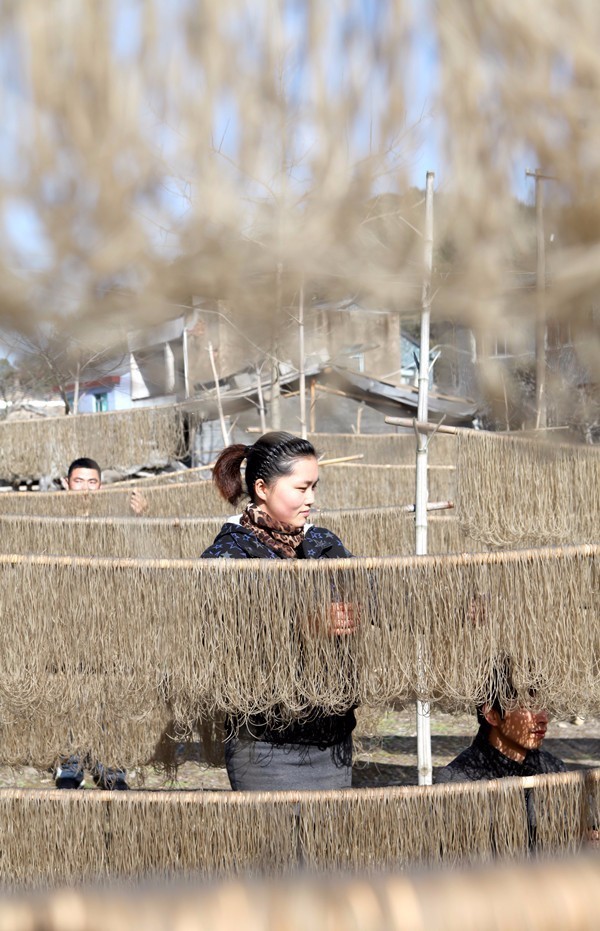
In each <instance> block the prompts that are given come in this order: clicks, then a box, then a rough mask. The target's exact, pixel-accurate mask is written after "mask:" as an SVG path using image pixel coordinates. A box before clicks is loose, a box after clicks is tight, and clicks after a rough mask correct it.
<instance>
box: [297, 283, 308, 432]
mask: <svg viewBox="0 0 600 931" xmlns="http://www.w3.org/2000/svg"><path fill="white" fill-rule="evenodd" d="M298 350H299V355H300V385H299V387H300V436H301V437H302V439H303V440H305V439H306V370H305V358H304V356H305V353H304V286H303V285H302V286H301V287H300V298H299V301H298Z"/></svg>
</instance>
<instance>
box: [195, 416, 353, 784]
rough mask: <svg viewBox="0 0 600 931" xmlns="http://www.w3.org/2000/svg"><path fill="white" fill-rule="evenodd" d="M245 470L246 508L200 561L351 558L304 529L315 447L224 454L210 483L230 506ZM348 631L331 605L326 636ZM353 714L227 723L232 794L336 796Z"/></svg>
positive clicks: (346, 771) (294, 440)
mask: <svg viewBox="0 0 600 931" xmlns="http://www.w3.org/2000/svg"><path fill="white" fill-rule="evenodd" d="M244 462H245V475H244V478H245V485H246V493H247V495H248V497H249V498H250V502H249V504H247V506H246V507H245V509H244V510H243V511H242V513H241V514H239V515H237V516H235V517H230V518H229V519H228V521H227V522H226V523H225V524H224V525H223V527H222V528H221V531H220V532H219V533H218V535H217V537H216V539H215V541H214V543H213V544H212V545H211V546H210V547H209V548H208V549H207V550H206V551H205V552H204V553H203V554H202V555H203V557H205V558H227V559H343V558H347V557H349V556H350V555H351V554H350V553H349V552H348V550H347V549H346V548H345V547H344V545H343V544H342V542H341V541H340V540H339V539H338V537H336V536H335V534H333V533H331V531H329V530H325V529H323V528H321V527H314V526H313V525H311V524H308V523H307V520H308V516H309V513H310V509H311V507H312V505H313V504H314V500H315V488H316V486H317V482H318V479H319V467H318V463H317V455H316V452H315V449H314V447H313V446H312V444H311V443H309V442H308V440H304V439H301V438H300V437H297V436H293V435H292V434H291V433H283V432H277V433H266V434H265V435H264V436H261V438H260V439H259V440H257V441H256V443H254V445H252V446H243V445H240V444H237V445H233V446H228V447H226V448H225V449H224V450H223V452H222V453H221V454H220V456H219V457H218V459H217V462H216V464H215V467H214V470H213V480H214V482H215V485H216V486H217V489H218V491H219V493H220V494H221V495H222V496H223V498H225V499H226V500H227V501H229V503H230V504H233V505H235V504H236V503H237V501H238V500H239V499H240V498H241V497H242V495H243V494H244V483H243V481H242V471H241V470H242V466H243V464H244ZM354 626H355V621H354V612H353V606H352V605H351V604H346V603H342V602H337V603H335V604H334V605H332V615H331V630H330V632H331V635H332V636H338V637H341V636H347V635H349V634H352V632H353V630H354ZM355 724H356V719H355V717H354V710H353V709H352V708H349V709H348V710H347V711H346V712H345V713H343V714H326V713H325V712H323V711H321V710H320V709H317V708H315V709H312V711H311V712H310V714H307V715H306V716H305V717H303V718H301V719H298V720H294V721H291V722H290V721H287V720H286V721H283V720H282V721H277V720H273V718H272V717H270V718H269V720H268V721H267V720H266V719H264V718H262V717H260V716H258V715H254V716H252V717H251V718H250V719H245V720H244V721H242V720H237V719H235V718H232V719H230V720H229V721H228V724H227V730H228V739H227V743H226V745H225V759H226V764H227V773H228V775H229V781H230V782H231V787H232V789H240V790H258V791H263V790H276V789H289V790H295V789H336V788H348V787H349V786H350V785H351V781H352V730H353V729H354V726H355Z"/></svg>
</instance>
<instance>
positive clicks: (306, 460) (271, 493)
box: [254, 456, 319, 529]
mask: <svg viewBox="0 0 600 931" xmlns="http://www.w3.org/2000/svg"><path fill="white" fill-rule="evenodd" d="M318 481H319V465H318V463H317V460H316V459H315V457H314V456H304V457H303V458H302V459H297V460H296V461H295V462H294V465H293V468H292V471H291V472H290V473H289V475H282V476H281V478H277V479H275V480H274V481H272V482H271V484H270V485H265V483H264V482H263V480H262V479H258V480H257V481H256V483H255V485H254V495H255V498H256V503H257V504H258V506H259V508H260V509H261V511H265V512H266V513H267V514H268V515H269V517H272V518H273V519H274V520H278V521H280V523H282V524H290V525H291V526H292V527H295V528H297V529H299V528H300V527H304V524H305V523H306V521H307V519H308V515H309V512H310V509H311V507H312V505H313V504H314V501H315V488H316V487H317V482H318Z"/></svg>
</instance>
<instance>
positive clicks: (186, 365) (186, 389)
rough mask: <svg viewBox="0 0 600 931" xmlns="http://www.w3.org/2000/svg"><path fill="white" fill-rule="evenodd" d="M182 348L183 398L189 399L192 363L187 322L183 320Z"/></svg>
mask: <svg viewBox="0 0 600 931" xmlns="http://www.w3.org/2000/svg"><path fill="white" fill-rule="evenodd" d="M182 348H183V396H184V398H185V399H186V401H187V399H188V398H189V396H190V361H189V356H188V351H189V347H188V332H187V320H186V318H185V317H184V318H183V333H182Z"/></svg>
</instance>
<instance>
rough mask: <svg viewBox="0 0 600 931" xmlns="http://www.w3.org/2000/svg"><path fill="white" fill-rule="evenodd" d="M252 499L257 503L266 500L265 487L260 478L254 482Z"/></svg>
mask: <svg viewBox="0 0 600 931" xmlns="http://www.w3.org/2000/svg"><path fill="white" fill-rule="evenodd" d="M254 497H255V498H257V499H258V501H259V502H261V501H263V502H264V501H266V500H267V486H266V485H265V483H264V480H263V479H262V478H257V479H256V481H255V482H254Z"/></svg>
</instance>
